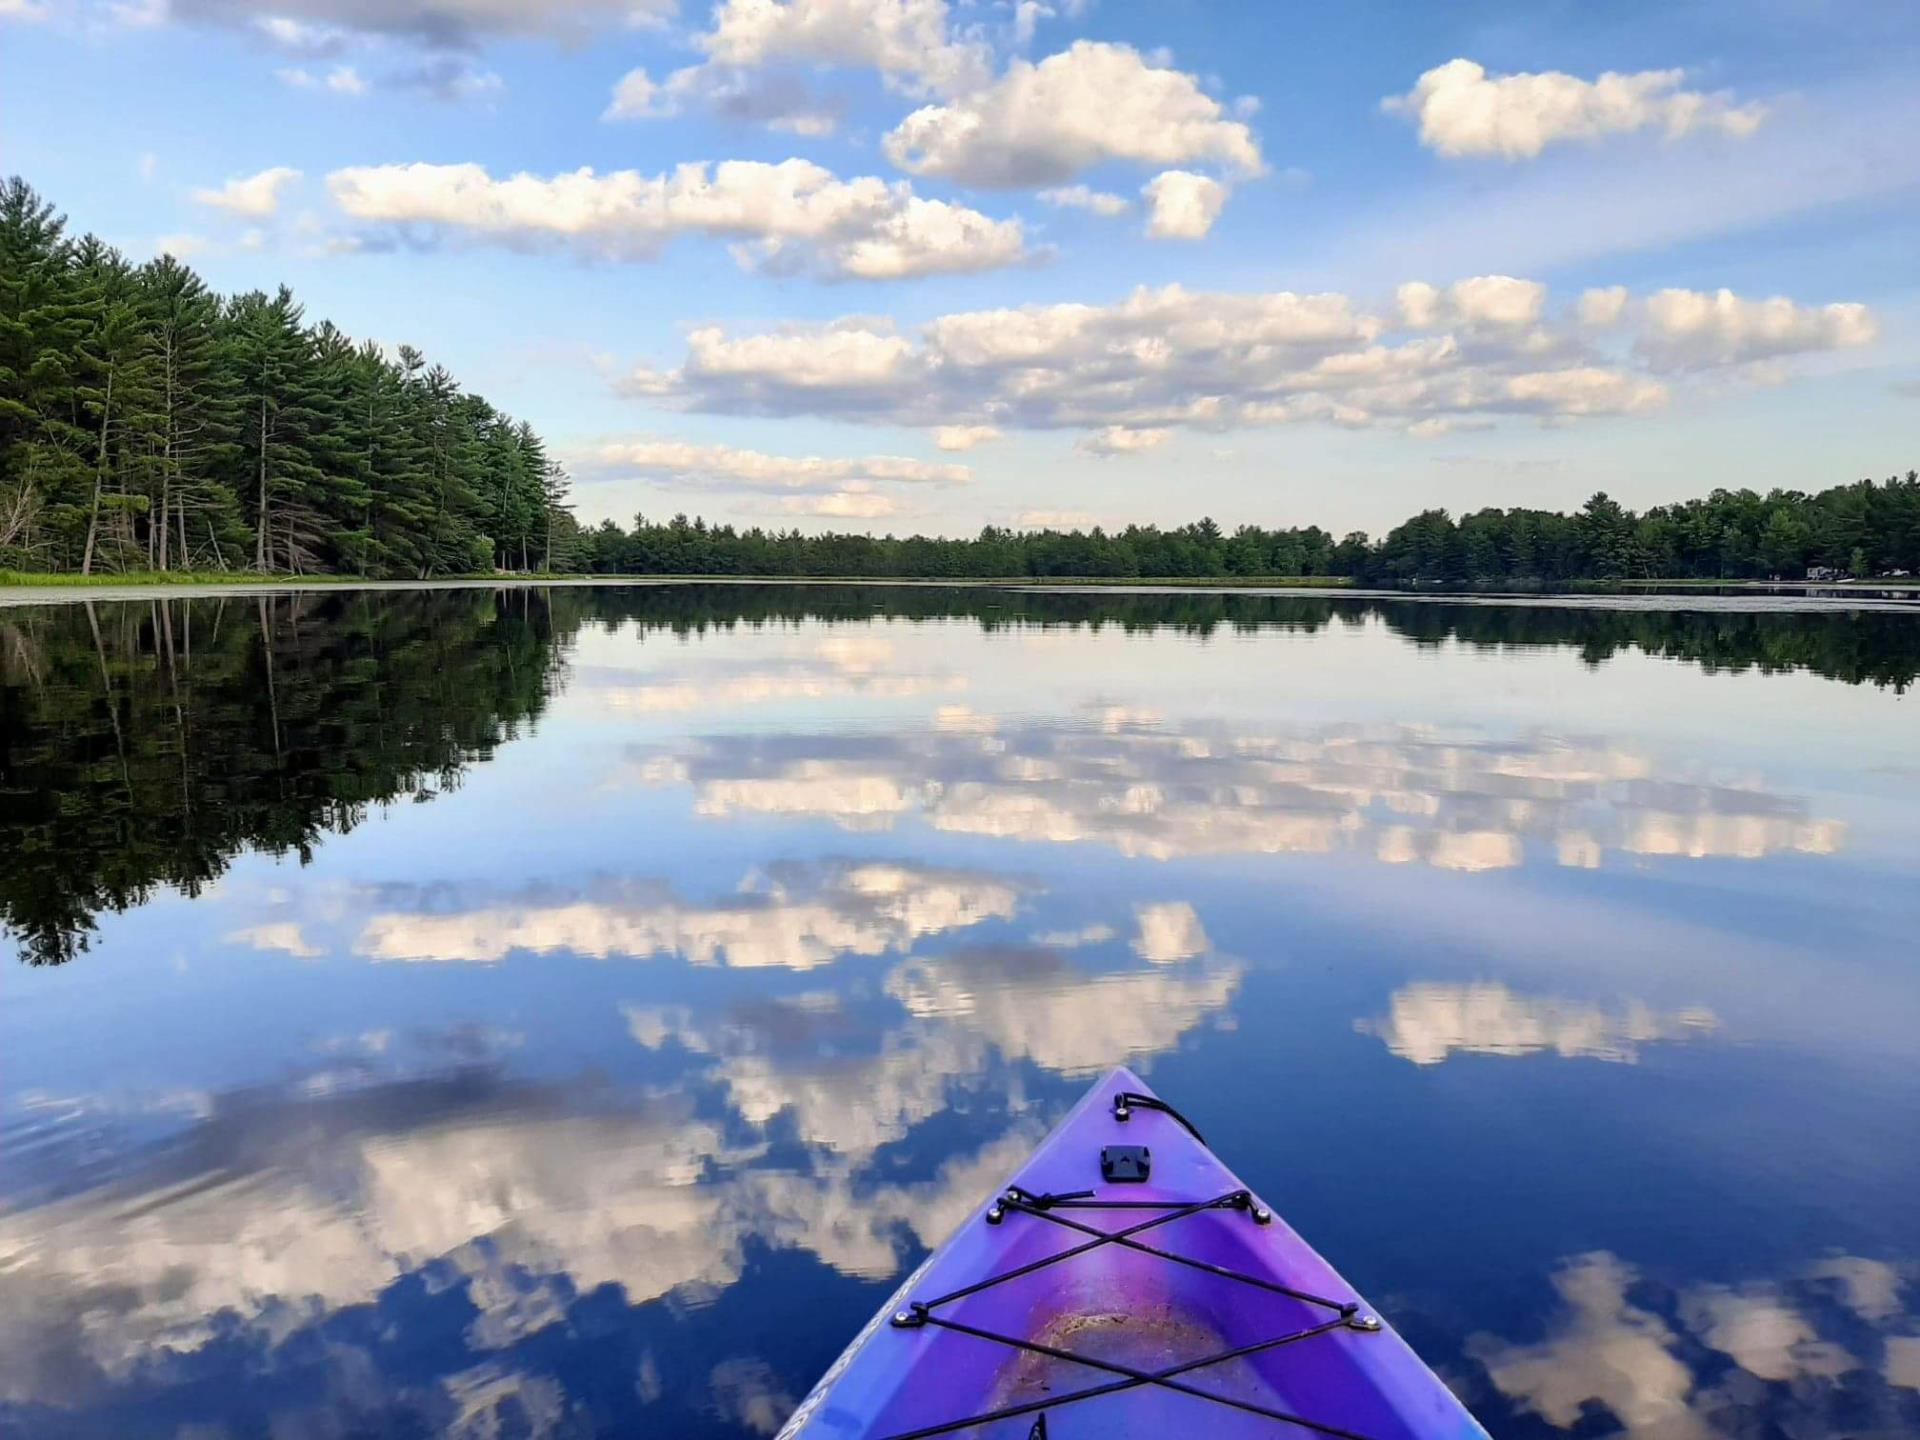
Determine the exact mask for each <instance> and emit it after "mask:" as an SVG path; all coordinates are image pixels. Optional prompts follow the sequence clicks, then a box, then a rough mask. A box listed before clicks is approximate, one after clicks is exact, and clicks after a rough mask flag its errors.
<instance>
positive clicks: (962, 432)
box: [933, 425, 1000, 451]
mask: <svg viewBox="0 0 1920 1440" xmlns="http://www.w3.org/2000/svg"><path fill="white" fill-rule="evenodd" d="M999 438H1000V430H999V428H998V427H997V426H993V425H941V426H938V427H937V428H936V429H935V430H934V432H933V443H934V444H935V445H938V446H939V447H940V448H941V449H942V450H949V451H960V450H971V449H973V448H974V446H976V445H984V444H986V443H987V442H988V441H989V440H998V439H999Z"/></svg>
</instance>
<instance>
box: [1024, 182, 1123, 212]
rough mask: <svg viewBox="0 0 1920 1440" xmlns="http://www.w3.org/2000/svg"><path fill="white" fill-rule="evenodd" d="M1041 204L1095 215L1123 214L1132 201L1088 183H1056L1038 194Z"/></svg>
mask: <svg viewBox="0 0 1920 1440" xmlns="http://www.w3.org/2000/svg"><path fill="white" fill-rule="evenodd" d="M1039 199H1040V201H1041V203H1042V204H1046V205H1052V206H1054V207H1055V208H1057V209H1061V210H1090V211H1092V212H1093V213H1094V214H1095V215H1124V214H1125V213H1126V212H1127V211H1129V210H1131V209H1132V208H1133V202H1132V201H1131V200H1129V199H1127V197H1126V196H1124V195H1114V194H1112V193H1110V192H1108V191H1105V190H1095V189H1094V188H1093V187H1092V186H1090V185H1056V186H1054V187H1053V188H1051V189H1048V190H1042V191H1041V192H1040V194H1039Z"/></svg>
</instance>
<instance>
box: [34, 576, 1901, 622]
mask: <svg viewBox="0 0 1920 1440" xmlns="http://www.w3.org/2000/svg"><path fill="white" fill-rule="evenodd" d="M689 585H739V586H782V585H787V586H844V585H867V586H872V587H874V588H876V589H948V590H952V589H964V590H1005V591H1012V592H1016V593H1022V594H1043V595H1044V594H1056V595H1069V594H1096V595H1098V594H1113V595H1181V594H1192V593H1206V594H1215V595H1233V596H1263V595H1264V596H1278V597H1292V596H1298V597H1300V598H1303V599H1306V598H1313V599H1329V600H1341V599H1353V600H1400V601H1411V602H1421V603H1427V604H1452V605H1513V606H1525V607H1551V608H1566V609H1602V610H1724V611H1738V612H1746V613H1754V612H1765V611H1769V610H1773V611H1781V612H1788V611H1791V612H1798V613H1803V614H1804V613H1813V612H1825V613H1832V612H1844V611H1849V610H1875V611H1890V612H1908V613H1912V612H1915V611H1920V581H1914V580H1897V581H1892V582H1873V583H1870V584H1862V585H1861V586H1860V588H1859V589H1858V590H1855V589H1853V588H1852V587H1851V586H1836V585H1833V584H1829V583H1814V582H1809V581H1759V580H1748V581H1703V580H1692V581H1688V580H1676V581H1633V582H1628V583H1626V584H1624V585H1622V586H1621V587H1618V588H1611V587H1610V588H1606V589H1600V588H1589V589H1573V590H1517V591H1516V590H1435V589H1423V590H1384V589H1373V588H1365V587H1361V586H1356V585H1354V584H1352V583H1351V582H1350V581H1347V580H1345V579H1344V578H1343V577H1328V576H1317V577H1301V578H1286V577H1282V578H1265V579H1232V578H1215V577H1206V578H1177V579H1162V580H1147V579H1141V580H1109V579H1095V578H1091V577H1087V578H1082V577H1066V576H1060V577H1048V578H1037V577H1032V576H1025V577H1019V578H1007V579H977V578H954V579H935V578H927V577H911V578H908V577H898V578H881V577H868V576H850V577H849V576H774V575H495V576H477V575H476V576H448V577H445V578H441V579H434V580H376V579H364V578H360V577H355V576H304V577H296V576H289V577H286V578H281V579H268V578H261V577H258V576H246V577H235V578H234V579H231V580H223V579H220V578H219V577H217V576H215V577H206V576H201V577H195V578H193V579H191V580H186V579H182V580H167V581H154V580H148V579H145V578H141V579H136V580H131V581H115V580H110V579H102V580H96V581H92V582H90V583H82V582H79V581H77V580H71V579H63V580H59V581H56V582H54V583H52V584H36V583H33V581H31V580H28V579H26V578H25V577H22V576H20V575H18V574H17V572H16V573H15V574H12V575H9V576H7V577H6V578H4V579H0V609H14V608H21V607H25V606H36V605H58V604H62V603H74V602H87V601H95V602H100V603H124V602H128V601H140V600H162V599H176V598H178V599H209V598H217V597H220V596H226V595H294V594H315V593H324V592H327V591H335V590H363V591H365V590H373V591H382V590H481V589H488V590H527V589H584V588H591V587H594V586H608V587H621V588H637V587H641V586H660V587H668V586H672V587H681V586H689ZM1666 586H1671V587H1673V588H1671V589H1666V588H1663V587H1666Z"/></svg>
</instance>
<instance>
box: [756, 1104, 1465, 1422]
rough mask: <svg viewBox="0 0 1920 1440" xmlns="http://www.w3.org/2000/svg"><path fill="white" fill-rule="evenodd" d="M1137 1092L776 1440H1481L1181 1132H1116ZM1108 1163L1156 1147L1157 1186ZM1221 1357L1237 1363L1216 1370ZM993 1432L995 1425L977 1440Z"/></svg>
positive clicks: (869, 1336) (1106, 1112)
mask: <svg viewBox="0 0 1920 1440" xmlns="http://www.w3.org/2000/svg"><path fill="white" fill-rule="evenodd" d="M1123 1094H1131V1095H1135V1096H1142V1097H1146V1101H1147V1102H1149V1103H1151V1102H1154V1101H1156V1100H1157V1097H1154V1096H1153V1093H1152V1091H1150V1090H1149V1089H1148V1088H1147V1086H1146V1085H1145V1084H1144V1083H1143V1082H1142V1081H1141V1080H1140V1079H1139V1077H1138V1076H1136V1075H1134V1074H1133V1073H1132V1072H1131V1071H1129V1070H1126V1069H1118V1070H1115V1071H1113V1072H1112V1073H1111V1074H1110V1075H1109V1076H1107V1078H1106V1079H1105V1080H1103V1081H1102V1082H1100V1083H1099V1084H1098V1085H1096V1086H1094V1087H1093V1089H1092V1090H1090V1091H1089V1092H1088V1094H1087V1095H1086V1097H1085V1098H1083V1099H1082V1100H1081V1101H1080V1103H1079V1104H1078V1105H1077V1106H1075V1108H1074V1109H1073V1111H1072V1112H1071V1113H1070V1114H1068V1116H1067V1117H1066V1119H1064V1120H1063V1121H1062V1122H1061V1123H1060V1125H1059V1126H1058V1127H1056V1128H1055V1130H1054V1131H1053V1133H1052V1134H1051V1135H1049V1136H1048V1137H1047V1139H1046V1140H1044V1141H1043V1142H1042V1143H1041V1144H1040V1146H1039V1147H1038V1148H1037V1149H1036V1150H1035V1151H1034V1153H1033V1155H1032V1156H1031V1157H1030V1158H1029V1159H1028V1161H1027V1163H1026V1164H1025V1165H1023V1166H1022V1167H1021V1168H1020V1170H1019V1172H1018V1173H1017V1174H1015V1175H1014V1176H1013V1177H1012V1178H1011V1180H1010V1181H1009V1185H1008V1187H1007V1189H1005V1190H1002V1191H1001V1192H998V1193H996V1194H995V1195H992V1196H988V1197H986V1198H985V1199H984V1200H983V1202H982V1204H981V1206H980V1208H979V1209H978V1210H977V1211H975V1212H974V1214H973V1215H972V1216H970V1217H969V1218H968V1219H967V1220H966V1221H965V1222H964V1223H963V1224H962V1225H961V1226H960V1227H959V1229H958V1230H956V1231H955V1232H954V1234H953V1235H952V1237H950V1238H949V1239H948V1240H947V1241H946V1243H945V1244H943V1245H942V1246H941V1247H940V1248H939V1249H938V1250H937V1251H936V1252H935V1253H934V1254H933V1255H932V1256H931V1257H929V1259H928V1260H927V1261H926V1263H925V1264H923V1265H922V1266H921V1267H920V1268H919V1269H918V1270H916V1271H915V1272H914V1273H913V1274H912V1275H910V1276H909V1277H908V1278H907V1280H906V1281H905V1282H903V1284H902V1285H901V1286H900V1287H899V1289H898V1291H897V1292H896V1293H895V1295H894V1296H893V1298H892V1299H891V1300H890V1301H889V1303H888V1305H887V1306H885V1307H884V1308H883V1309H882V1310H881V1312H880V1313H879V1314H877V1315H876V1316H875V1317H874V1320H873V1321H872V1322H871V1323H870V1324H869V1325H868V1326H867V1327H866V1328H865V1329H864V1330H863V1331H862V1332H861V1333H860V1335H858V1336H857V1337H856V1338H855V1339H854V1341H853V1343H852V1344H851V1345H849V1346H848V1348H847V1350H846V1352H845V1353H844V1354H842V1355H841V1357H840V1358H839V1360H837V1361H836V1362H835V1363H834V1365H833V1366H832V1368H830V1369H829V1370H828V1372H827V1374H826V1375H825V1376H824V1377H823V1378H822V1380H821V1382H820V1383H819V1384H818V1385H817V1386H816V1387H815V1388H814V1390H813V1392H812V1393H811V1394H810V1395H808V1397H807V1398H806V1399H805V1400H804V1401H803V1402H802V1403H801V1405H800V1406H799V1408H798V1409H797V1410H796V1411H795V1412H794V1414H793V1416H792V1418H791V1419H790V1420H789V1421H788V1423H787V1425H786V1427H785V1429H783V1430H782V1431H781V1440H802V1437H804V1440H829V1437H832V1440H853V1437H860V1440H880V1437H904V1436H931V1435H934V1434H955V1435H967V1436H983V1437H985V1436H992V1437H1022V1440H1024V1437H1027V1436H1030V1435H1033V1434H1035V1433H1040V1434H1044V1435H1046V1436H1047V1437H1049V1440H1071V1437H1074V1436H1082V1435H1084V1436H1088V1437H1093V1436H1099V1437H1101V1440H1116V1437H1132V1436H1139V1437H1142V1440H1144V1437H1148V1436H1153V1437H1165V1436H1168V1435H1175V1434H1189V1433H1191V1434H1202V1433H1204V1434H1206V1435H1208V1436H1219V1437H1223V1440H1239V1437H1242V1436H1246V1437H1255V1436H1267V1437H1270V1436H1274V1435H1279V1434H1284V1433H1289V1432H1291V1433H1296V1434H1301V1435H1311V1434H1315V1433H1320V1434H1332V1435H1344V1436H1362V1437H1366V1440H1485V1432H1484V1431H1483V1430H1482V1429H1481V1428H1480V1426H1479V1425H1478V1424H1476V1423H1475V1422H1474V1420H1473V1419H1472V1417H1471V1416H1470V1415H1468V1413H1467V1412H1466V1410H1465V1409H1464V1407H1462V1406H1461V1405H1460V1403H1459V1401H1458V1400H1456V1399H1455V1398H1454V1396H1453V1395H1452V1393H1451V1392H1450V1391H1448V1390H1447V1388H1446V1386H1445V1385H1443V1384H1442V1383H1441V1382H1440V1380H1439V1379H1438V1378H1437V1377H1436V1376H1435V1375H1434V1374H1433V1372H1432V1371H1431V1370H1429V1369H1428V1368H1427V1367H1426V1366H1425V1365H1424V1364H1423V1363H1422V1362H1421V1361H1420V1359H1419V1357H1418V1356H1417V1355H1415V1354H1414V1353H1413V1351H1412V1350H1411V1349H1410V1348H1409V1347H1408V1346H1407V1345H1406V1343H1405V1342H1404V1341H1402V1340H1401V1339H1400V1337H1399V1336H1398V1335H1397V1334H1395V1333H1394V1331H1393V1330H1392V1328H1391V1327H1390V1326H1388V1325H1386V1324H1385V1323H1384V1321H1382V1320H1380V1319H1379V1318H1377V1316H1376V1315H1375V1313H1374V1312H1373V1311H1372V1310H1371V1309H1370V1308H1369V1307H1367V1306H1366V1304H1365V1302H1364V1301H1362V1300H1360V1298H1359V1297H1358V1296H1357V1295H1356V1294H1355V1293H1354V1291H1353V1289H1352V1287H1351V1286H1349V1285H1348V1284H1347V1283H1346V1282H1345V1281H1344V1280H1343V1279H1341V1277H1340V1276H1339V1275H1338V1273H1336V1272H1335V1271H1334V1269H1333V1268H1332V1267H1331V1266H1330V1265H1328V1264H1327V1262H1326V1261H1325V1260H1323V1259H1322V1258H1321V1257H1320V1256H1319V1255H1318V1254H1317V1253H1316V1252H1315V1251H1314V1250H1313V1249H1312V1247H1310V1246H1309V1245H1307V1243H1306V1242H1305V1241H1304V1240H1302V1239H1301V1238H1300V1237H1299V1236H1298V1235H1297V1234H1295V1233H1294V1232H1293V1230H1291V1229H1290V1228H1289V1227H1288V1226H1287V1225H1286V1223H1285V1222H1284V1221H1282V1220H1280V1219H1279V1218H1278V1217H1276V1216H1273V1215H1272V1214H1271V1212H1270V1211H1269V1210H1268V1209H1267V1208H1266V1207H1265V1206H1264V1204H1263V1203H1262V1202H1261V1201H1260V1200H1259V1199H1258V1198H1257V1197H1255V1196H1253V1195H1251V1193H1250V1192H1248V1191H1247V1190H1246V1187H1245V1186H1243V1185H1242V1184H1241V1183H1240V1181H1239V1179H1238V1178H1237V1177H1236V1176H1234V1174H1233V1173H1232V1172H1231V1171H1230V1170H1228V1169H1227V1167H1226V1166H1225V1165H1223V1164H1222V1163H1221V1162H1220V1160H1219V1159H1218V1158H1217V1157H1215V1156H1214V1154H1213V1152H1212V1151H1211V1150H1209V1149H1208V1148H1207V1147H1206V1146H1205V1144H1203V1143H1202V1142H1201V1141H1200V1140H1199V1138H1198V1137H1197V1136H1196V1135H1193V1134H1190V1133H1189V1131H1188V1129H1187V1127H1186V1126H1185V1124H1184V1123H1183V1122H1182V1121H1181V1120H1179V1119H1177V1118H1176V1117H1175V1116H1173V1115H1171V1114H1169V1113H1165V1112H1163V1111H1160V1110H1157V1109H1153V1108H1148V1105H1145V1104H1141V1103H1137V1102H1136V1103H1134V1104H1132V1105H1129V1106H1127V1107H1126V1112H1125V1115H1126V1118H1121V1117H1120V1116H1118V1115H1116V1114H1115V1105H1114V1100H1115V1097H1116V1096H1119V1095H1123ZM1114 1146H1143V1147H1146V1148H1147V1150H1148V1151H1149V1154H1150V1173H1149V1175H1148V1178H1147V1179H1146V1180H1145V1181H1143V1182H1138V1183H1114V1182H1110V1181H1107V1180H1105V1179H1104V1178H1103V1176H1102V1173H1101V1165H1100V1156H1101V1151H1102V1150H1103V1149H1105V1148H1106V1147H1114ZM1088 1192H1091V1193H1088ZM1009 1195H1012V1196H1014V1197H1018V1198H1015V1199H1012V1200H1010V1199H1009V1198H1008V1197H1009ZM1036 1197H1037V1198H1036ZM1048 1197H1078V1198H1068V1199H1063V1200H1057V1201H1052V1202H1051V1203H1050V1202H1049V1199H1048ZM1209 1202H1212V1203H1209ZM1135 1227H1138V1228H1135ZM1122 1231H1126V1232H1129V1233H1128V1234H1127V1235H1126V1237H1125V1238H1124V1239H1123V1240H1113V1239H1110V1238H1105V1237H1110V1236H1112V1235H1113V1234H1114V1233H1115V1232H1122ZM1069 1251H1071V1252H1073V1253H1072V1254H1071V1255H1066V1252H1069ZM1154 1252H1159V1253H1154ZM1063 1255H1066V1258H1058V1257H1062V1256H1063ZM995 1277H1008V1278H1002V1279H998V1280H995ZM989 1280H995V1283H991V1284H984V1285H983V1284H982V1283H981V1282H983V1281H989ZM1227 1352H1240V1353H1237V1354H1236V1355H1234V1357H1233V1358H1231V1359H1227V1360H1223V1361H1214V1360H1212V1359H1211V1357H1216V1356H1220V1355H1222V1354H1223V1353H1227ZM1156 1377H1160V1378H1156ZM1084 1392H1093V1393H1090V1394H1085V1395H1084V1398H1070V1397H1079V1396H1081V1395H1083V1393H1084ZM982 1416H991V1417H997V1418H991V1419H986V1420H982V1421H977V1422H976V1423H966V1422H968V1421H970V1420H974V1419H975V1417H982ZM1041 1417H1044V1425H1043V1426H1042V1428H1041V1429H1040V1430H1039V1431H1037V1432H1036V1430H1035V1428H1034V1427H1035V1424H1036V1422H1037V1421H1039V1420H1040V1419H1041Z"/></svg>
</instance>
